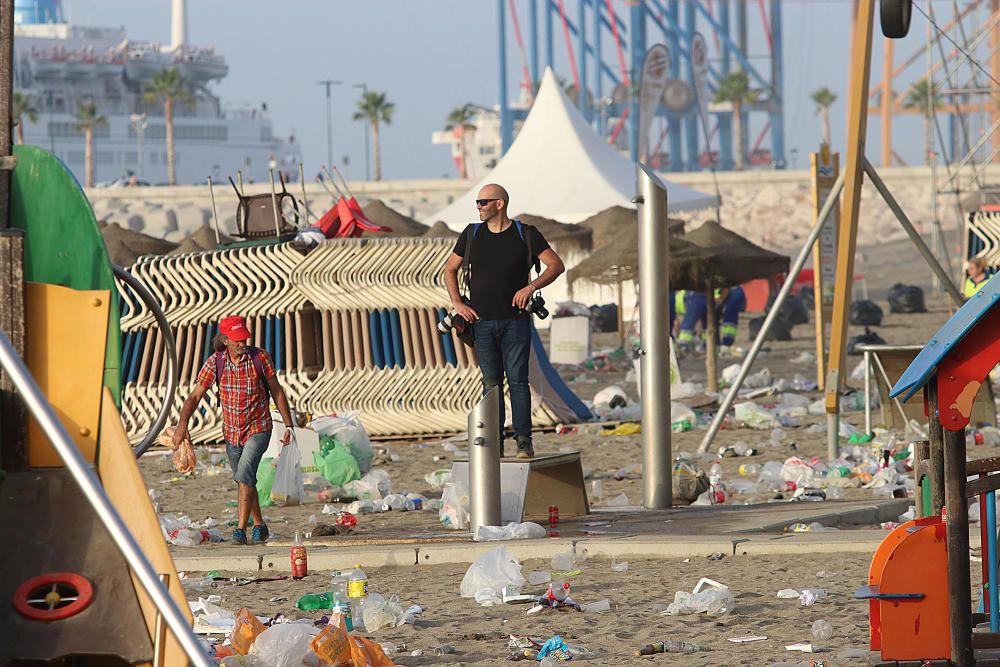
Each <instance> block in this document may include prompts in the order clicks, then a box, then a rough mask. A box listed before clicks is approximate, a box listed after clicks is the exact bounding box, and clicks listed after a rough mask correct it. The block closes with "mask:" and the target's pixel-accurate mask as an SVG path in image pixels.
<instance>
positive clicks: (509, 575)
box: [459, 547, 524, 607]
mask: <svg viewBox="0 0 1000 667" xmlns="http://www.w3.org/2000/svg"><path fill="white" fill-rule="evenodd" d="M523 585H524V577H523V576H522V575H521V563H520V562H518V560H517V558H515V557H514V556H513V555H512V554H511V553H510V552H509V551H507V549H506V548H505V547H497V548H496V549H493V550H492V551H488V552H486V553H485V554H483V555H482V556H480V557H479V559H478V560H476V562H475V563H473V564H472V565H470V566H469V569H468V570H467V571H466V573H465V577H464V578H463V579H462V583H461V585H460V586H459V592H460V593H461V595H462V597H463V598H475V599H476V601H477V602H479V604H481V605H483V606H484V607H488V606H490V605H494V604H501V602H502V595H503V590H504V588H505V587H507V586H512V587H513V588H515V589H517V590H520V588H521V586H523Z"/></svg>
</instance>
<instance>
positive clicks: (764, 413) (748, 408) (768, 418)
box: [734, 401, 781, 430]
mask: <svg viewBox="0 0 1000 667" xmlns="http://www.w3.org/2000/svg"><path fill="white" fill-rule="evenodd" d="M734 412H735V416H736V419H737V420H738V421H741V422H743V423H744V424H746V425H747V427H748V428H756V429H762V430H763V429H769V428H777V427H779V426H781V424H780V423H779V422H778V419H777V418H776V417H775V416H774V413H772V412H771V411H770V410H765V409H764V408H762V407H760V406H759V405H757V404H756V403H754V402H753V401H746V402H745V403H737V404H736V407H735V408H734Z"/></svg>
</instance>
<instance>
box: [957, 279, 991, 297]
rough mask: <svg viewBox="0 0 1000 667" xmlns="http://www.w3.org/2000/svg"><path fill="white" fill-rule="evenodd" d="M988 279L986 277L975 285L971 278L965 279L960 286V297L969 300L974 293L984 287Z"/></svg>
mask: <svg viewBox="0 0 1000 667" xmlns="http://www.w3.org/2000/svg"><path fill="white" fill-rule="evenodd" d="M989 279H990V276H987V277H985V278H983V279H982V280H980V281H979V282H978V283H977V282H974V281H973V280H972V278H969V277H966V279H965V283H964V284H963V285H962V296H964V297H965V298H966V299H968V298H970V297H971V296H973V295H974V294H975V293H976V292H978V291H979V290H980V289H982V287H983V285H985V284H986V281H988V280H989Z"/></svg>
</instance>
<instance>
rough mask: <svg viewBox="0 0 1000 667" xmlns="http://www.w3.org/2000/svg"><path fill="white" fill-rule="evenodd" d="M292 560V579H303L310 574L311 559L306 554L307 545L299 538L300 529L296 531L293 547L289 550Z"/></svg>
mask: <svg viewBox="0 0 1000 667" xmlns="http://www.w3.org/2000/svg"><path fill="white" fill-rule="evenodd" d="M288 552H289V555H290V556H291V560H292V579H301V578H303V577H304V576H306V575H307V574H309V559H308V556H307V555H306V547H305V545H304V544H302V540H301V539H300V538H299V533H298V531H296V532H295V539H294V540H293V541H292V547H291V549H289V550H288Z"/></svg>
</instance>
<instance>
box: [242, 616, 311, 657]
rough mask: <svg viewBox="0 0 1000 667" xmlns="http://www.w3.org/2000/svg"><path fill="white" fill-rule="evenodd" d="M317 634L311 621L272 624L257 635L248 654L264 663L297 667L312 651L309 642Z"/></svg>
mask: <svg viewBox="0 0 1000 667" xmlns="http://www.w3.org/2000/svg"><path fill="white" fill-rule="evenodd" d="M317 634H319V630H318V629H317V628H315V627H313V625H312V623H309V624H308V625H306V624H305V623H280V624H278V625H272V626H271V627H269V628H268V629H267V630H265V631H264V632H262V633H260V634H259V635H258V636H257V640H256V641H255V642H254V643H253V646H252V647H251V648H250V655H253V656H256V657H257V658H260V659H261V661H262V662H263V663H264V664H265V665H273V666H274V667H298V665H300V664H302V661H303V660H304V659H305V657H306V656H307V655H309V653H310V652H311V651H312V649H311V648H310V646H309V643H310V642H311V641H312V638H313V637H314V636H316V635H317Z"/></svg>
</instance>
